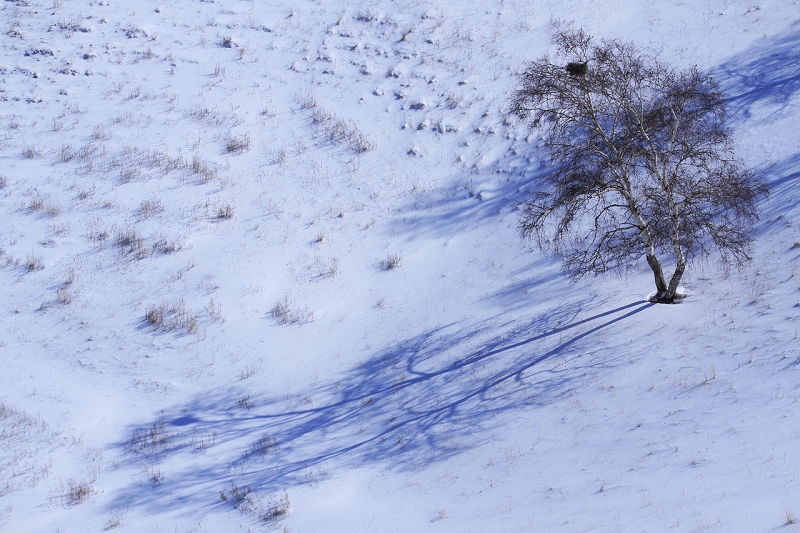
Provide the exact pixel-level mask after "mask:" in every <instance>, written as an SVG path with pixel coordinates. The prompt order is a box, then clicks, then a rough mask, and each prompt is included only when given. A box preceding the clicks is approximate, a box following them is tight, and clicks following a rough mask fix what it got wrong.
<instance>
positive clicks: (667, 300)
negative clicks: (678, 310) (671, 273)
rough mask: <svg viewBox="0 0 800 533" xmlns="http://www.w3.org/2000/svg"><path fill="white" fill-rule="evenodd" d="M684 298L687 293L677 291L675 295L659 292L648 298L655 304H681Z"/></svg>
mask: <svg viewBox="0 0 800 533" xmlns="http://www.w3.org/2000/svg"><path fill="white" fill-rule="evenodd" d="M684 298H686V294H681V293H675V294H674V295H673V296H669V295H667V294H665V293H663V292H659V293H656V294H655V295H654V296H651V297H650V298H648V301H649V302H652V303H654V304H679V303H681V301H682V300H683V299H684Z"/></svg>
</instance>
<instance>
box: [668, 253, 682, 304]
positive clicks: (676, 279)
mask: <svg viewBox="0 0 800 533" xmlns="http://www.w3.org/2000/svg"><path fill="white" fill-rule="evenodd" d="M685 269H686V261H685V260H684V258H683V254H681V255H680V256H679V257H678V264H677V265H675V272H674V273H673V274H672V278H671V279H670V280H669V287H667V298H668V299H669V302H670V303H672V302H674V301H675V297H676V296H677V295H678V285H679V284H680V282H681V277H682V276H683V271H684V270H685Z"/></svg>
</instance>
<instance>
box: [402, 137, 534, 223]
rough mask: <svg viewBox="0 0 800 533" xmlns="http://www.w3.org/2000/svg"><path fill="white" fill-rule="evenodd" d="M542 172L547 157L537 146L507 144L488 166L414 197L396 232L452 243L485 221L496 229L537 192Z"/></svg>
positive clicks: (456, 177) (499, 142)
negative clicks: (399, 229) (399, 230)
mask: <svg viewBox="0 0 800 533" xmlns="http://www.w3.org/2000/svg"><path fill="white" fill-rule="evenodd" d="M505 142H506V141H502V140H498V145H502V144H503V143H505ZM546 169H547V155H546V154H544V153H543V152H542V151H541V149H540V148H539V147H538V146H536V145H534V144H531V143H528V142H525V141H514V142H511V143H509V144H508V146H507V148H506V150H505V153H504V154H503V155H501V156H500V157H498V158H497V159H496V160H495V161H494V162H493V163H491V164H488V165H486V166H484V167H482V168H480V169H477V168H476V169H473V170H472V171H463V172H460V173H458V174H457V175H456V176H455V177H454V178H453V180H452V181H451V183H450V185H448V186H445V187H441V188H437V189H434V190H431V191H421V192H417V193H416V194H414V196H413V199H412V200H411V201H410V202H409V203H407V204H406V205H404V206H402V207H401V209H400V212H401V213H402V214H401V215H400V219H401V220H400V224H399V226H400V228H401V229H402V231H404V232H406V233H409V234H412V235H414V236H425V235H432V236H441V237H453V236H455V235H460V234H463V233H464V230H465V229H468V228H470V227H474V226H477V225H480V224H484V223H486V222H488V221H492V223H493V224H496V219H497V218H498V217H501V216H504V215H507V214H509V213H514V212H516V210H517V206H518V205H519V204H520V203H521V202H523V201H524V200H526V199H528V198H529V197H530V196H531V193H532V192H534V191H535V190H537V189H536V188H537V181H538V178H539V177H540V176H541V175H542V174H543V173H544V172H546Z"/></svg>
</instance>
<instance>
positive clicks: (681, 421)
mask: <svg viewBox="0 0 800 533" xmlns="http://www.w3.org/2000/svg"><path fill="white" fill-rule="evenodd" d="M570 23H572V24H574V25H575V26H582V27H586V28H587V29H589V30H590V31H591V32H593V33H594V34H595V35H597V36H603V37H610V38H619V39H625V40H632V41H634V42H636V43H637V44H639V45H641V46H645V47H650V48H653V49H655V50H658V51H659V52H660V53H661V54H662V56H663V57H664V58H665V59H667V60H669V61H672V62H673V63H675V64H678V65H691V64H699V65H702V66H703V67H705V68H708V69H710V70H712V71H713V72H714V74H715V76H716V77H717V79H718V80H719V81H720V83H721V84H722V85H723V87H725V89H726V91H727V92H728V94H729V95H730V105H731V110H732V124H733V127H734V129H735V135H736V140H737V144H738V147H739V149H740V154H741V155H742V157H744V158H745V159H746V160H747V161H748V163H749V164H751V165H752V166H753V167H754V168H757V169H759V171H760V172H762V173H763V176H764V178H765V180H766V181H767V182H769V183H770V185H771V189H772V194H771V196H770V198H769V199H767V200H765V201H764V202H763V206H762V222H761V223H760V225H759V227H758V239H757V242H756V247H755V250H754V256H753V261H752V263H751V264H749V265H747V266H746V267H745V268H744V269H741V270H737V269H726V268H725V267H724V265H719V264H717V262H716V261H715V260H714V259H713V258H712V259H711V260H709V261H708V262H707V263H706V264H701V265H695V266H694V267H693V268H692V270H690V271H689V272H688V273H687V276H686V277H685V290H686V291H687V292H688V293H689V298H687V299H686V300H685V301H684V302H683V303H681V304H680V305H676V306H658V305H652V304H649V303H647V301H646V298H647V296H648V294H649V293H650V292H651V290H652V287H651V286H652V281H651V276H650V275H649V274H648V272H647V270H646V266H645V265H640V268H638V269H634V270H633V271H632V273H631V274H630V275H629V276H627V277H626V278H623V279H617V278H613V277H612V278H597V279H588V280H584V281H581V282H580V283H576V284H570V283H568V282H566V281H565V280H564V279H563V278H562V277H561V276H560V274H559V267H558V264H557V262H556V261H555V260H554V258H552V257H548V256H546V255H542V254H541V253H539V252H536V251H531V250H529V249H527V248H526V246H525V244H524V243H523V242H521V241H520V240H519V237H518V235H517V234H516V232H515V229H514V225H515V221H516V209H515V203H516V202H518V201H519V200H521V199H524V198H525V197H526V194H527V193H528V192H529V191H530V190H531V189H532V188H533V186H534V184H535V180H536V178H537V174H538V173H539V172H540V169H541V165H542V160H543V156H542V154H541V153H540V152H539V150H538V148H537V145H536V134H535V133H534V134H531V133H530V132H529V131H528V130H527V129H526V128H525V127H524V125H522V124H518V123H516V122H514V121H513V120H509V119H507V118H506V116H505V113H504V111H505V107H506V105H507V102H508V97H509V94H510V93H511V91H512V90H513V89H514V87H515V83H516V74H517V73H518V72H519V71H520V70H521V69H522V68H524V65H525V61H527V60H529V59H533V58H536V57H539V56H540V55H542V54H545V53H547V52H548V50H549V44H548V38H549V35H550V34H551V32H552V29H553V27H554V26H555V25H558V24H570ZM799 24H800V9H798V5H797V3H796V2H791V1H784V2H761V3H741V2H723V1H717V0H707V1H704V2H680V1H677V0H674V1H668V2H660V3H655V2H647V3H645V2H635V1H632V0H628V1H623V2H619V1H618V2H607V1H603V2H589V1H585V0H567V1H561V2H549V1H541V2H523V1H505V0H503V1H490V2H480V3H477V2H473V3H464V2H437V3H418V2H408V1H405V0H397V1H388V0H379V1H375V2H369V3H359V4H353V5H349V4H348V5H336V4H332V3H325V2H299V3H297V2H295V3H292V2H283V1H282V0H275V1H271V2H257V1H245V0H229V1H228V0H226V1H222V0H217V1H216V2H215V1H213V0H210V1H196V0H174V1H173V2H171V3H159V2H151V1H149V0H143V1H139V2H119V1H116V0H109V1H102V2H99V1H96V2H78V1H72V0H41V1H39V0H29V1H25V0H16V1H6V2H4V3H3V5H0V32H2V37H0V80H1V81H0V157H1V158H2V166H0V176H2V178H3V179H2V180H0V186H2V188H0V212H2V217H0V265H2V266H0V291H2V292H1V294H0V302H2V305H0V316H2V320H0V364H1V365H2V369H3V370H2V374H0V375H1V376H2V388H0V418H1V419H2V422H3V423H2V425H1V426H0V428H1V429H0V529H2V530H3V531H13V532H17V531H56V530H58V531H62V532H65V531H102V530H105V529H116V528H118V529H119V530H120V531H135V532H139V531H247V530H253V531H255V530H268V529H279V530H280V529H284V530H286V531H293V532H314V531H317V532H327V531H343V532H344V531H347V532H350V531H427V530H431V531H551V530H553V531H555V530H557V531H622V530H629V531H662V530H676V531H694V530H712V531H769V530H774V529H777V528H783V527H787V528H789V527H790V526H792V524H791V523H790V522H793V521H794V517H797V519H798V520H800V483H798V480H797V478H796V476H797V468H798V460H797V456H798V450H800V440H798V430H799V428H800V408H799V407H798V393H800V378H798V375H797V371H798V364H799V363H800V338H798V327H799V326H800V324H799V323H798V322H799V321H798V317H800V281H798V280H800V278H799V277H798V276H797V270H798V267H800V221H798V215H800V209H798V203H799V202H798V201H799V200H800V178H799V176H800V154H798V151H797V150H798V148H797V147H798V139H800V137H799V136H798V133H797V131H798V126H800V124H799V122H800V119H798V116H799V113H798V110H799V109H800V108H799V107H798V105H800V95H798V92H799V91H800V79H798V77H797V75H796V72H797V69H798V66H800V52H798V50H800V25H799ZM793 527H797V526H793Z"/></svg>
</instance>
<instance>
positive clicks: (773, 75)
mask: <svg viewBox="0 0 800 533" xmlns="http://www.w3.org/2000/svg"><path fill="white" fill-rule="evenodd" d="M715 75H716V77H717V78H719V80H720V84H721V85H722V88H723V90H724V91H725V93H726V94H727V95H728V105H729V109H730V114H731V117H732V118H733V119H734V120H741V121H746V120H748V119H749V118H750V117H751V110H752V108H753V107H755V106H757V105H765V104H766V105H771V106H774V112H773V113H772V115H771V116H775V117H781V115H782V111H783V108H784V106H785V105H786V104H787V103H788V102H789V100H790V99H791V98H792V97H793V96H794V95H795V94H796V93H797V92H798V91H800V23H796V24H795V25H794V26H793V27H792V30H791V31H789V32H788V33H787V34H784V35H779V36H776V37H772V38H769V39H764V40H763V41H762V42H761V43H759V45H758V46H754V47H752V48H751V49H750V50H747V51H746V52H743V53H741V54H739V55H737V56H735V57H733V58H732V59H730V60H729V61H727V62H725V63H724V64H723V65H721V66H720V67H718V68H717V69H715Z"/></svg>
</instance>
